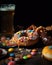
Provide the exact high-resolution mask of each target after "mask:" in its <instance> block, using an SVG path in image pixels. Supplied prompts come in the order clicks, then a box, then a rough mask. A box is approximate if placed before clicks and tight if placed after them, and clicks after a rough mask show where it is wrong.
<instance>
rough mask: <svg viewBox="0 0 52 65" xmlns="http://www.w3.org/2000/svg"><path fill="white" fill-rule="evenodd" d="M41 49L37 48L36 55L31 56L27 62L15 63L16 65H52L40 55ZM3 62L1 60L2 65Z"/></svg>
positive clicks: (51, 62)
mask: <svg viewBox="0 0 52 65" xmlns="http://www.w3.org/2000/svg"><path fill="white" fill-rule="evenodd" d="M41 51H42V48H38V54H36V55H35V56H33V57H32V58H31V59H27V60H20V61H19V62H16V65H52V61H48V60H47V59H45V58H44V57H42V55H41ZM4 60H5V59H3V60H1V61H0V63H1V62H3V63H4Z"/></svg>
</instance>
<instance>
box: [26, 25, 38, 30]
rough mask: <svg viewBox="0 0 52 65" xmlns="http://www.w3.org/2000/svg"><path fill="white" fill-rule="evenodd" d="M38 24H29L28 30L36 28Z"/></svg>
mask: <svg viewBox="0 0 52 65" xmlns="http://www.w3.org/2000/svg"><path fill="white" fill-rule="evenodd" d="M36 28H37V26H35V25H34V24H32V25H31V26H29V27H28V28H27V30H36Z"/></svg>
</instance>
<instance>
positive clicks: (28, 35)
mask: <svg viewBox="0 0 52 65" xmlns="http://www.w3.org/2000/svg"><path fill="white" fill-rule="evenodd" d="M11 40H12V41H14V42H15V43H17V45H20V46H30V45H33V44H35V43H37V42H38V40H39V35H38V33H37V32H36V31H34V30H21V31H18V32H16V33H15V34H14V36H13V37H12V39H11Z"/></svg>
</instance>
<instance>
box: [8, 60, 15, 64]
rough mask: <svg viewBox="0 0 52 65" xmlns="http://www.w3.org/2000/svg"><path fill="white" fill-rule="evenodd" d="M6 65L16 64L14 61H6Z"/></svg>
mask: <svg viewBox="0 0 52 65" xmlns="http://www.w3.org/2000/svg"><path fill="white" fill-rule="evenodd" d="M8 65H16V64H15V61H10V62H9V63H8Z"/></svg>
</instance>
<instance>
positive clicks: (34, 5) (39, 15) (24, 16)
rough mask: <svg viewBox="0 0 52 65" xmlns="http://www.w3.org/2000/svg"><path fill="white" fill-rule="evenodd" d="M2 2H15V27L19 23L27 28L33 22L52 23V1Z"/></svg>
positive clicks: (8, 1)
mask: <svg viewBox="0 0 52 65" xmlns="http://www.w3.org/2000/svg"><path fill="white" fill-rule="evenodd" d="M0 3H1V4H15V5H16V9H15V16H14V28H15V31H16V30H17V29H16V28H17V25H19V26H23V28H24V29H26V28H27V27H28V26H30V25H31V24H34V25H36V26H40V25H42V26H48V25H52V11H51V10H52V9H51V3H49V2H48V1H47V2H44V1H42V2H41V1H37V2H36V1H17V0H1V1H0Z"/></svg>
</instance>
